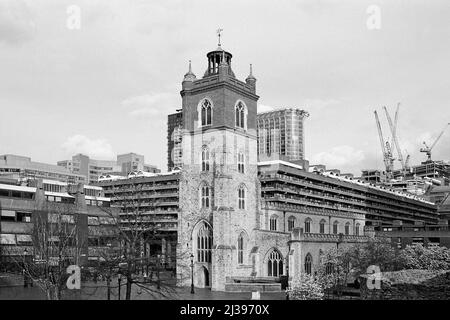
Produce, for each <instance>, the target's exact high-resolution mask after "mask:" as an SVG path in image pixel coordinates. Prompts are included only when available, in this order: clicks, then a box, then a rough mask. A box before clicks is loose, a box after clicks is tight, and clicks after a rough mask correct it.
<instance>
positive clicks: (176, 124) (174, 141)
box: [167, 110, 183, 171]
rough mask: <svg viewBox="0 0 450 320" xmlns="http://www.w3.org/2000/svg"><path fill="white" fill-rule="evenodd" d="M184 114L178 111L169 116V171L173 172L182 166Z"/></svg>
mask: <svg viewBox="0 0 450 320" xmlns="http://www.w3.org/2000/svg"><path fill="white" fill-rule="evenodd" d="M182 130H183V113H182V112H181V110H177V112H176V113H172V114H169V115H168V116H167V169H168V171H172V170H174V169H179V168H180V167H181V165H182V150H181V141H182V139H183V133H182Z"/></svg>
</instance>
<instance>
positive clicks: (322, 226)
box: [319, 219, 327, 234]
mask: <svg viewBox="0 0 450 320" xmlns="http://www.w3.org/2000/svg"><path fill="white" fill-rule="evenodd" d="M326 224H327V222H326V220H325V219H322V220H320V222H319V233H322V234H324V233H325V225H326Z"/></svg>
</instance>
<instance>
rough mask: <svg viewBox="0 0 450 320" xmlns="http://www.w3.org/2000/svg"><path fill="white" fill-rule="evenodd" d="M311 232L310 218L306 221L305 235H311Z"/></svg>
mask: <svg viewBox="0 0 450 320" xmlns="http://www.w3.org/2000/svg"><path fill="white" fill-rule="evenodd" d="M310 232H311V219H310V218H306V220H305V233H310Z"/></svg>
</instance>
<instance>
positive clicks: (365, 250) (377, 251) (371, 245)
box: [348, 238, 401, 275]
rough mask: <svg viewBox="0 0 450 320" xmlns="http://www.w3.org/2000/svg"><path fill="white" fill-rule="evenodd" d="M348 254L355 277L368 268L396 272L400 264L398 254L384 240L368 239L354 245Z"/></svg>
mask: <svg viewBox="0 0 450 320" xmlns="http://www.w3.org/2000/svg"><path fill="white" fill-rule="evenodd" d="M348 254H349V256H350V263H351V266H352V269H353V271H354V272H355V275H360V274H365V273H366V272H367V268H368V267H369V266H377V267H379V268H380V271H391V270H396V269H398V267H399V266H400V263H401V261H400V260H399V258H398V253H397V252H396V250H395V249H394V248H393V247H392V246H391V244H390V242H389V241H388V240H387V239H385V238H370V239H369V240H368V241H367V242H363V243H358V244H355V245H353V246H351V247H350V248H349V252H348Z"/></svg>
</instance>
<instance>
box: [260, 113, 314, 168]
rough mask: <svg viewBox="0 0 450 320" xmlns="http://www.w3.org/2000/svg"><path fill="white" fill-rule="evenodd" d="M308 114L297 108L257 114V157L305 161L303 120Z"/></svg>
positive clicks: (261, 158)
mask: <svg viewBox="0 0 450 320" xmlns="http://www.w3.org/2000/svg"><path fill="white" fill-rule="evenodd" d="M308 116H309V114H308V112H306V111H304V110H301V109H297V108H284V109H276V110H273V111H268V112H263V113H258V115H257V130H258V133H257V134H258V156H259V159H260V160H264V159H267V158H274V157H275V158H280V159H284V160H288V161H296V160H304V159H305V134H304V119H305V118H306V117H308Z"/></svg>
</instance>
